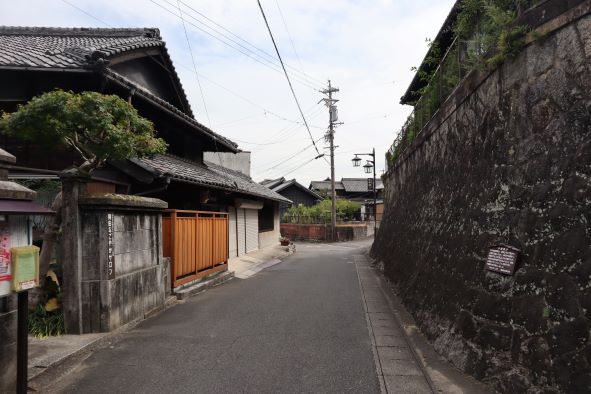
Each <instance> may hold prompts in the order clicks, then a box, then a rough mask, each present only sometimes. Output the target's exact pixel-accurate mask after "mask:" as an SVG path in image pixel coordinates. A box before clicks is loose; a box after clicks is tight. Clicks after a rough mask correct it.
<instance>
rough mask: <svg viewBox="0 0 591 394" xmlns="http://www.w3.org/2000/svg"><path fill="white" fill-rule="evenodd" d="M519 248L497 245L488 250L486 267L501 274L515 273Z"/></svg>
mask: <svg viewBox="0 0 591 394" xmlns="http://www.w3.org/2000/svg"><path fill="white" fill-rule="evenodd" d="M518 254H519V250H517V249H515V248H512V247H509V246H495V247H493V248H491V249H490V250H489V252H488V257H487V258H486V266H485V267H486V269H487V270H489V271H494V272H499V273H501V274H507V275H513V272H514V271H515V263H516V262H517V256H518Z"/></svg>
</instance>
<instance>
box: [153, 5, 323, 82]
mask: <svg viewBox="0 0 591 394" xmlns="http://www.w3.org/2000/svg"><path fill="white" fill-rule="evenodd" d="M149 1H150V2H151V3H153V4H155V5H156V6H158V7H160V8H162V9H163V10H165V11H166V12H168V13H169V14H171V15H173V16H174V17H176V18H178V17H179V16H178V15H177V14H176V13H174V12H172V11H171V10H170V9H168V8H167V7H165V6H164V5H162V4H160V3H158V2H157V1H155V0H149ZM163 1H164V3H166V4H168V5H171V6H174V4H173V3H171V2H170V1H168V0H163ZM175 8H176V7H175ZM189 17H191V19H193V20H195V21H197V22H198V23H202V24H203V22H201V21H199V20H198V19H196V18H195V17H193V16H191V15H189ZM186 23H188V24H189V25H191V26H193V27H194V28H196V29H197V30H200V31H201V32H203V33H205V34H207V35H208V36H210V37H212V38H214V39H215V40H218V41H220V42H221V43H223V44H225V45H227V46H229V47H230V48H232V49H235V50H236V51H238V52H240V53H242V54H243V55H245V56H247V57H249V58H251V59H252V60H254V61H256V62H257V63H259V64H262V65H263V66H265V67H268V68H270V69H271V70H274V71H276V72H279V73H281V69H280V68H278V67H277V66H276V65H275V64H273V63H269V62H268V61H267V62H264V61H263V60H261V58H260V56H256V54H254V55H253V52H252V51H250V52H249V51H245V50H243V49H241V48H239V47H236V46H235V45H232V44H231V43H229V42H228V41H225V40H224V39H222V38H220V37H218V36H216V35H215V34H212V33H211V32H209V31H207V30H205V29H204V28H202V27H200V26H197V25H196V24H195V23H193V22H191V21H188V20H186ZM206 26H207V25H206ZM210 29H211V28H210ZM212 30H213V29H212ZM214 31H215V30H214ZM217 33H218V34H220V33H219V32H217ZM220 35H221V36H222V37H226V40H229V41H230V42H234V41H232V40H231V39H229V38H227V36H224V35H223V34H220ZM293 77H294V80H295V81H297V82H299V83H300V84H302V85H305V86H307V87H308V88H310V89H312V90H315V91H317V90H318V88H317V87H316V86H314V85H311V84H310V83H308V82H306V80H305V79H303V77H298V76H297V75H293Z"/></svg>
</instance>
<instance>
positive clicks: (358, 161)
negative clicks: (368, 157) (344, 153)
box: [351, 155, 361, 167]
mask: <svg viewBox="0 0 591 394" xmlns="http://www.w3.org/2000/svg"><path fill="white" fill-rule="evenodd" d="M351 161H352V162H353V167H359V164H361V158H360V157H357V155H355V157H354V158H353V159H352V160H351Z"/></svg>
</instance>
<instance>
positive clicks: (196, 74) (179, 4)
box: [177, 0, 215, 141]
mask: <svg viewBox="0 0 591 394" xmlns="http://www.w3.org/2000/svg"><path fill="white" fill-rule="evenodd" d="M177 5H178V9H179V16H180V18H181V22H182V25H183V31H184V32H185V38H186V39H187V46H188V47H189V53H190V54H191V61H192V62H193V71H194V72H195V79H196V80H197V86H199V93H201V101H202V102H203V109H204V111H205V115H206V116H207V123H208V126H209V127H210V128H211V119H210V118H209V111H208V110H207V104H206V103H205V95H204V94H203V87H202V86H201V80H200V79H199V73H197V64H196V63H195V56H194V55H193V48H192V47H191V41H190V40H189V33H188V32H187V26H186V24H185V19H184V18H183V11H182V10H181V3H180V1H179V0H177ZM214 141H215V140H214Z"/></svg>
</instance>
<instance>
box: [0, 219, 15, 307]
mask: <svg viewBox="0 0 591 394" xmlns="http://www.w3.org/2000/svg"><path fill="white" fill-rule="evenodd" d="M11 246H12V240H11V237H10V226H9V224H8V222H0V297H2V296H5V295H8V294H10V293H11V292H12V270H11V267H10V247H11Z"/></svg>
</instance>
